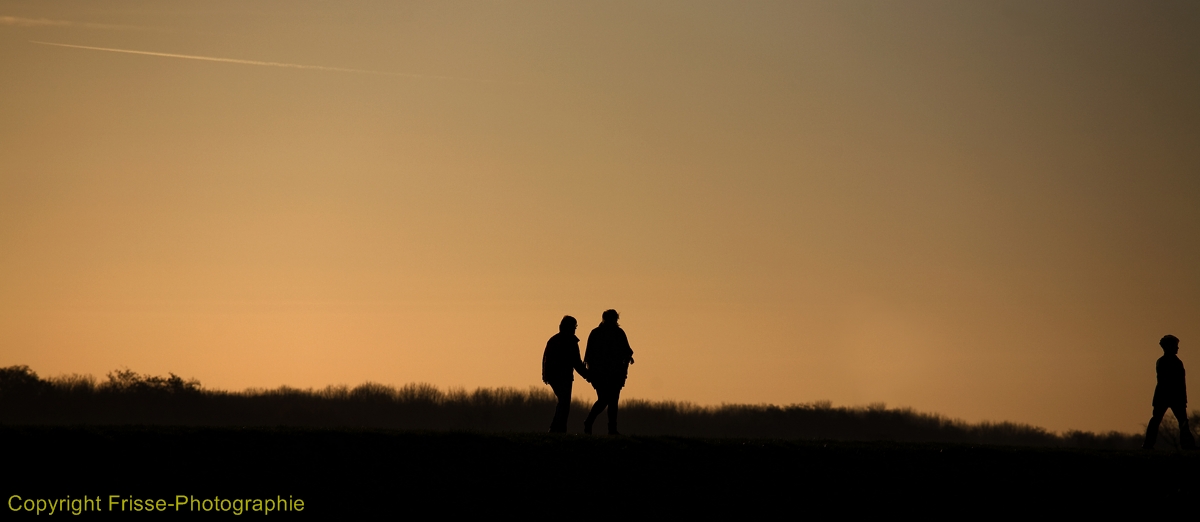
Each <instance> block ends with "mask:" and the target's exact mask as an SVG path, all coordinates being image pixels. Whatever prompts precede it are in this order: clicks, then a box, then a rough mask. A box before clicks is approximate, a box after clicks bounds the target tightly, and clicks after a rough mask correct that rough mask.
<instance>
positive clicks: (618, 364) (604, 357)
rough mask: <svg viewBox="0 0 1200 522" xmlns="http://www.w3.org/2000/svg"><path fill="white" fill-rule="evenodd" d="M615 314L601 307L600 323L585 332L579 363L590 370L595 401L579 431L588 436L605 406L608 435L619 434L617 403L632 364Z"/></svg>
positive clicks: (623, 334)
mask: <svg viewBox="0 0 1200 522" xmlns="http://www.w3.org/2000/svg"><path fill="white" fill-rule="evenodd" d="M619 317H620V316H618V315H617V311H616V310H605V311H604V314H603V315H601V318H602V319H603V320H602V321H601V322H600V326H597V327H596V328H594V329H592V333H591V334H589V335H588V341H587V351H586V352H585V353H584V355H583V362H584V363H585V364H586V365H587V369H588V372H589V373H590V375H588V377H587V378H588V381H590V382H591V383H592V387H593V388H595V389H596V404H594V405H592V411H591V412H588V416H587V420H585V421H583V432H584V433H587V434H589V435H590V434H591V433H592V423H593V422H595V421H596V417H598V416H600V412H602V411H604V410H605V409H608V434H609V435H620V433H618V432H617V402H618V401H620V400H621V388H624V387H625V379H626V378H627V377H628V376H629V365H631V364H633V349H632V348H630V347H629V338H628V337H626V336H625V330H622V329H621V327H620V326H619V325H618V324H617V319H618V318H619Z"/></svg>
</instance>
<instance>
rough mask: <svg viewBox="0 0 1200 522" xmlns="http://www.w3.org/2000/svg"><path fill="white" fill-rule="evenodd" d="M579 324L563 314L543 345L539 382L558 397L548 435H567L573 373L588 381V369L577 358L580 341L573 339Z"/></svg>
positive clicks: (573, 379) (576, 338)
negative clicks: (555, 331) (554, 330)
mask: <svg viewBox="0 0 1200 522" xmlns="http://www.w3.org/2000/svg"><path fill="white" fill-rule="evenodd" d="M576 326H578V323H577V322H576V321H575V318H574V317H571V316H569V315H564V316H563V318H562V321H561V322H559V323H558V333H556V334H554V336H553V337H551V338H550V340H549V341H547V342H546V351H545V352H543V353H542V382H544V383H546V384H549V385H550V389H552V390H554V395H555V396H556V397H558V404H557V405H556V406H555V407H554V420H551V421H550V433H566V432H567V415H569V414H570V413H571V386H572V384H573V383H574V382H575V372H579V375H580V376H582V377H583V378H584V379H586V378H587V375H588V373H587V368H586V367H584V365H583V361H582V360H580V358H579V338H578V337H575V328H576Z"/></svg>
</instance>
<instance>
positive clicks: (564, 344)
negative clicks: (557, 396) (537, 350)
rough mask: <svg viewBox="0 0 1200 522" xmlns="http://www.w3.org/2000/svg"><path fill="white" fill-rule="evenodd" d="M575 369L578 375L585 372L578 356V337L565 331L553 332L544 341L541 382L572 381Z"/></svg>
mask: <svg viewBox="0 0 1200 522" xmlns="http://www.w3.org/2000/svg"><path fill="white" fill-rule="evenodd" d="M577 371H578V372H579V375H586V374H587V368H586V367H585V366H584V365H583V360H581V359H580V358H579V338H578V337H575V335H574V334H570V333H566V332H558V333H556V334H554V336H553V337H551V338H550V340H549V341H546V351H545V352H544V353H542V382H544V383H546V384H554V383H562V382H573V381H574V380H575V372H577Z"/></svg>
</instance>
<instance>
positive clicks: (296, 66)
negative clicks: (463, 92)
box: [29, 40, 496, 83]
mask: <svg viewBox="0 0 1200 522" xmlns="http://www.w3.org/2000/svg"><path fill="white" fill-rule="evenodd" d="M29 43H34V44H38V45H53V46H57V47H70V48H72V49H89V50H92V51H108V52H110V53H126V54H140V55H145V56H160V57H164V58H183V59H185V60H202V61H206V62H222V63H237V64H242V65H261V66H266V67H284V68H287V69H308V70H313V71H329V72H348V73H358V74H374V75H379V76H395V77H401V78H421V79H427V80H457V81H468V82H479V83H496V82H495V81H492V80H476V79H473V78H458V77H454V76H436V75H431V74H412V73H398V72H387V71H372V70H370V69H348V68H345V67H326V66H324V65H302V64H298V63H283V62H262V61H258V60H241V59H238V58H218V57H214V56H195V55H191V54H172V53H156V52H151V51H135V50H132V49H112V48H108V47H90V46H87V45H71V44H65V43H54V42H39V41H36V40H29Z"/></svg>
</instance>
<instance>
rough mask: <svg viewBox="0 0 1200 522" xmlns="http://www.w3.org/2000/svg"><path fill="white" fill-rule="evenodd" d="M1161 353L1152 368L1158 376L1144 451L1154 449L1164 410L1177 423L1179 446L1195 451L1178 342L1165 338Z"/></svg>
mask: <svg viewBox="0 0 1200 522" xmlns="http://www.w3.org/2000/svg"><path fill="white" fill-rule="evenodd" d="M1158 345H1159V346H1161V347H1162V349H1163V356H1162V357H1159V359H1158V363H1157V364H1155V365H1154V368H1155V370H1156V371H1157V373H1158V386H1155V387H1154V403H1153V404H1154V415H1153V416H1151V417H1150V424H1149V425H1148V426H1146V442H1145V443H1143V444H1142V447H1143V448H1145V449H1154V442H1155V441H1156V440H1157V439H1158V425H1159V424H1161V423H1162V420H1163V416H1164V415H1166V413H1167V408H1170V409H1171V413H1174V414H1175V419H1176V420H1178V421H1179V445H1180V446H1181V447H1182V448H1183V449H1195V447H1196V440H1195V439H1193V438H1192V430H1191V428H1190V427H1189V426H1188V418H1187V382H1186V381H1185V380H1184V376H1183V361H1181V360H1179V357H1178V356H1177V355H1175V354H1177V353H1179V338H1178V337H1175V336H1174V335H1168V336H1165V337H1163V338H1162V340H1160V341H1158Z"/></svg>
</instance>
